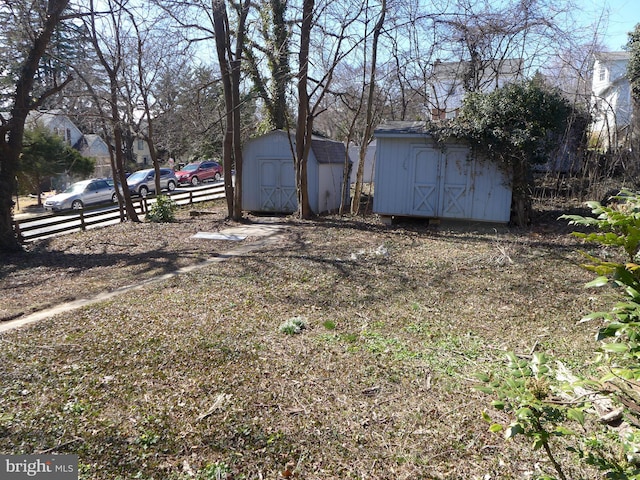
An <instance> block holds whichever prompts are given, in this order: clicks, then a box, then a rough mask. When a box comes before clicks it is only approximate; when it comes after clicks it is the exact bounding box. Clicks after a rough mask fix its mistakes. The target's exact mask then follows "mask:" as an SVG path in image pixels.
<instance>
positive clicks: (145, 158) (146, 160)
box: [142, 155, 149, 165]
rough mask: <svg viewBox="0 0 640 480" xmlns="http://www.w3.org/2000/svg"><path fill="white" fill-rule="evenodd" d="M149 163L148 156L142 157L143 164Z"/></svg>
mask: <svg viewBox="0 0 640 480" xmlns="http://www.w3.org/2000/svg"><path fill="white" fill-rule="evenodd" d="M148 163H149V159H148V158H147V156H146V155H145V156H144V157H142V164H143V165H146V164H148Z"/></svg>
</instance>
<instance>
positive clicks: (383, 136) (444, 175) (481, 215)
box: [373, 122, 511, 223]
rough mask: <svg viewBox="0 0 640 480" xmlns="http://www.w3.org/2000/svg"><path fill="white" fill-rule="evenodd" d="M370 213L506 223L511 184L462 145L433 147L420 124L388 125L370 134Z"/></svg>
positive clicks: (508, 212)
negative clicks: (372, 175) (372, 148)
mask: <svg viewBox="0 0 640 480" xmlns="http://www.w3.org/2000/svg"><path fill="white" fill-rule="evenodd" d="M375 137H376V139H377V148H376V162H375V194H374V197H373V211H374V212H375V213H377V214H379V215H381V216H382V217H383V221H385V222H388V221H390V219H391V218H393V217H402V216H405V217H427V218H443V219H460V220H477V221H483V222H497V223H507V222H508V221H509V218H510V213H511V181H510V178H508V177H507V176H506V175H505V174H504V173H503V172H502V171H501V170H500V169H499V168H498V167H497V165H495V164H494V163H491V162H489V161H481V160H479V159H477V158H473V157H472V156H471V155H470V148H469V147H468V146H467V145H465V144H464V143H463V142H461V141H456V140H453V139H452V140H451V141H450V142H447V143H445V144H444V145H442V144H436V142H435V140H434V139H433V138H432V137H431V136H430V135H429V133H428V132H427V131H426V124H425V123H424V122H389V123H387V124H384V125H380V126H379V127H378V128H377V129H376V131H375Z"/></svg>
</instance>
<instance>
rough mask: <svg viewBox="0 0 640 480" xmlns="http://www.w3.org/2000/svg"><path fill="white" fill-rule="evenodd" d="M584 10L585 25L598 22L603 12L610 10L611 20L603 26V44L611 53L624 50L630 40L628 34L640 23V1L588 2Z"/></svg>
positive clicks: (588, 0)
mask: <svg viewBox="0 0 640 480" xmlns="http://www.w3.org/2000/svg"><path fill="white" fill-rule="evenodd" d="M584 8H585V13H584V14H583V21H584V24H585V25H588V24H593V23H595V22H597V20H598V18H599V17H600V16H601V15H602V12H603V10H608V12H609V19H608V22H607V24H606V25H604V26H603V35H602V43H603V44H604V45H605V46H607V47H608V48H609V50H611V51H619V50H622V47H623V46H624V45H625V44H626V43H627V40H628V37H627V32H630V31H631V30H633V28H634V27H635V26H636V24H637V23H640V0H586V1H584ZM604 27H606V30H605V28H604Z"/></svg>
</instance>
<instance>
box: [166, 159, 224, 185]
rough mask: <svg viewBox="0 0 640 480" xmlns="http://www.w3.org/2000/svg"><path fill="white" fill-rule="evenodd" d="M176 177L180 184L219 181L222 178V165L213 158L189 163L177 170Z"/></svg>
mask: <svg viewBox="0 0 640 480" xmlns="http://www.w3.org/2000/svg"><path fill="white" fill-rule="evenodd" d="M176 177H177V178H178V183H180V184H185V183H190V184H191V185H198V184H199V183H201V182H206V181H207V180H215V181H218V180H220V179H221V178H222V165H220V164H219V163H218V162H214V161H213V160H206V161H204V162H193V163H189V164H187V165H185V166H184V167H183V168H182V170H180V171H179V172H176Z"/></svg>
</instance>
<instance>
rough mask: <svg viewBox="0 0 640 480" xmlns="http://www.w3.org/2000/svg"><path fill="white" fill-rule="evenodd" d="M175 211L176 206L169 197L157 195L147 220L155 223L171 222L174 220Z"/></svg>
mask: <svg viewBox="0 0 640 480" xmlns="http://www.w3.org/2000/svg"><path fill="white" fill-rule="evenodd" d="M177 209H178V205H177V204H176V202H174V201H173V200H172V199H171V197H169V196H168V195H159V196H158V197H157V198H156V203H154V204H153V205H151V208H149V213H147V220H149V221H150V222H155V223H167V222H173V221H175V219H176V215H175V212H176V210H177Z"/></svg>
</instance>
